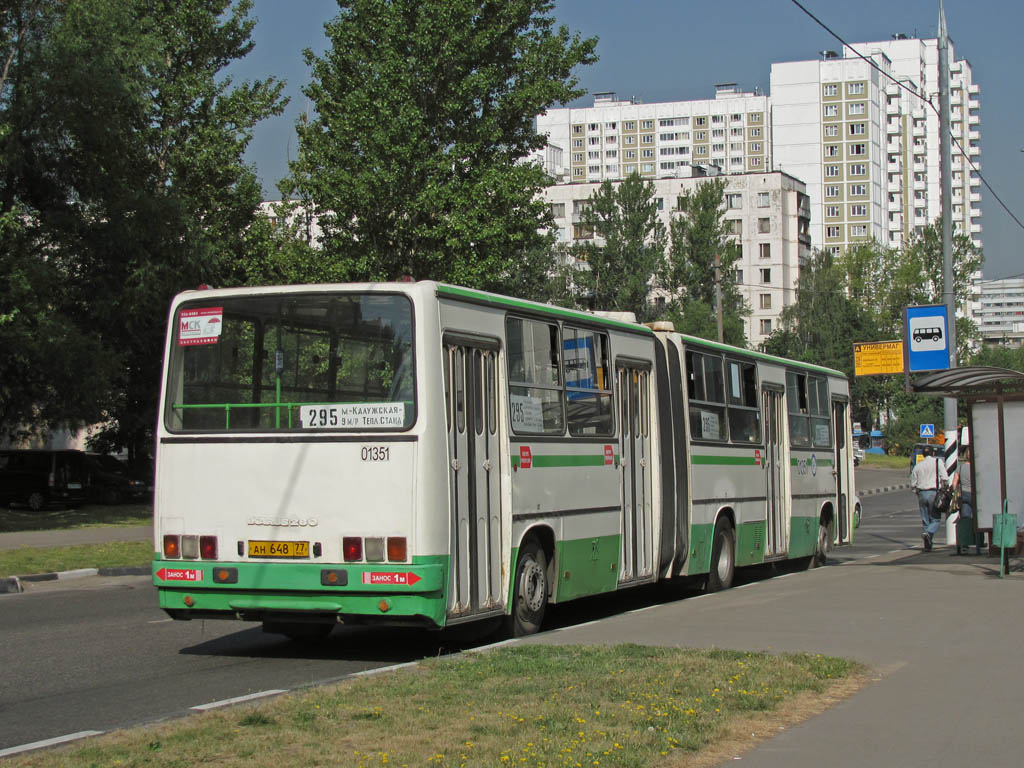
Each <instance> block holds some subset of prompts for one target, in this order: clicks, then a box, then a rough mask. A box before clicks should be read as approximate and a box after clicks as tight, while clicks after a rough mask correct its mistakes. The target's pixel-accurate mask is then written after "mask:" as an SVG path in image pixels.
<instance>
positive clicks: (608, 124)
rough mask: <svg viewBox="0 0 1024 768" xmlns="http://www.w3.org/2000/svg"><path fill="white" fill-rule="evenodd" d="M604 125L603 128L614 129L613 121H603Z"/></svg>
mask: <svg viewBox="0 0 1024 768" xmlns="http://www.w3.org/2000/svg"><path fill="white" fill-rule="evenodd" d="M604 127H605V130H608V131H614V130H615V123H605V124H604Z"/></svg>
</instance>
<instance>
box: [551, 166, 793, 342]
mask: <svg viewBox="0 0 1024 768" xmlns="http://www.w3.org/2000/svg"><path fill="white" fill-rule="evenodd" d="M713 173H715V171H713ZM694 174H696V175H694ZM724 178H725V181H726V189H725V200H724V205H725V219H726V222H727V226H728V228H729V231H730V232H731V233H732V236H733V237H734V239H735V240H736V242H737V243H739V245H740V248H741V252H742V256H741V258H740V261H739V262H738V264H737V275H736V281H737V283H738V284H739V288H740V293H741V294H742V295H743V297H744V298H745V299H746V301H747V304H748V306H749V307H750V308H751V314H750V316H749V317H748V318H747V319H746V328H745V332H746V336H747V341H748V343H749V344H750V346H751V347H754V348H756V347H757V346H758V345H760V344H761V343H763V342H764V340H765V339H766V338H767V337H768V336H769V334H771V332H772V331H773V330H774V329H775V328H776V327H777V326H778V323H779V316H780V315H781V313H782V309H783V308H784V307H786V306H789V305H790V304H793V303H794V302H795V301H796V287H797V281H798V279H799V276H800V267H801V265H802V264H804V262H805V261H806V259H807V257H808V256H809V254H810V245H811V239H810V234H809V225H810V215H811V205H810V200H809V198H808V196H807V194H806V188H805V186H804V184H803V183H802V182H801V181H800V180H798V179H795V178H793V177H792V176H790V175H788V174H786V173H781V172H769V173H765V172H761V173H752V172H747V173H737V174H729V175H726V176H724ZM706 181H708V178H707V177H706V176H705V175H704V174H703V172H702V170H701V169H700V168H699V167H697V168H693V167H690V166H685V167H679V168H676V169H675V172H674V175H673V176H671V177H667V176H662V177H660V178H655V179H651V183H652V184H653V185H654V189H655V192H654V195H655V199H656V200H657V203H658V209H659V211H660V212H661V219H662V222H663V223H664V224H665V227H666V229H667V228H668V227H669V222H670V221H671V219H672V217H673V216H674V215H678V210H679V198H680V197H681V196H682V195H683V194H684V193H687V192H692V191H693V190H694V189H695V188H696V187H697V185H699V184H701V183H704V182H706ZM599 186H600V183H599V182H597V181H590V182H585V183H577V184H555V185H553V186H551V187H548V188H547V189H546V190H545V191H544V193H543V194H544V198H545V200H546V201H547V202H548V204H549V205H550V206H551V212H552V215H553V216H554V218H555V224H556V226H557V228H558V237H559V239H560V240H561V241H563V242H567V243H574V242H579V241H582V240H588V239H591V238H593V237H594V234H593V233H592V232H590V231H588V230H587V228H586V227H585V226H583V212H584V209H585V208H586V206H587V201H588V200H589V198H590V196H591V195H592V194H593V193H594V191H595V190H597V188H598V187H599Z"/></svg>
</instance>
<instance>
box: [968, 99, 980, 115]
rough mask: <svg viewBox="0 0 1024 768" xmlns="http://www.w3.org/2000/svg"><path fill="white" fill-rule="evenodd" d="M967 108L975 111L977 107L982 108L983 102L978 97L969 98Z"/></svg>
mask: <svg viewBox="0 0 1024 768" xmlns="http://www.w3.org/2000/svg"><path fill="white" fill-rule="evenodd" d="M967 108H968V109H970V110H971V111H972V112H973V111H974V110H975V109H981V102H980V101H978V100H977V99H970V100H969V101H968V102H967Z"/></svg>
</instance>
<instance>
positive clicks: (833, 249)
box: [825, 245, 843, 256]
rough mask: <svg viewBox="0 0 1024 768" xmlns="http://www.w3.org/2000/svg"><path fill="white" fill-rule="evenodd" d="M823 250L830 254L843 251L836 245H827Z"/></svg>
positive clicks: (834, 254)
mask: <svg viewBox="0 0 1024 768" xmlns="http://www.w3.org/2000/svg"><path fill="white" fill-rule="evenodd" d="M825 250H826V251H828V253H829V255H830V256H838V255H839V254H841V253H842V252H843V249H842V248H840V247H839V246H838V245H832V246H829V247H828V248H826V249H825Z"/></svg>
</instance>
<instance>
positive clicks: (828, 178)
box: [771, 36, 981, 253]
mask: <svg viewBox="0 0 1024 768" xmlns="http://www.w3.org/2000/svg"><path fill="white" fill-rule="evenodd" d="M896 38H897V39H893V40H889V41H883V42H874V43H870V42H869V43H855V44H853V45H851V46H847V47H844V48H843V51H842V54H841V55H840V54H837V53H835V52H832V51H824V52H822V55H821V58H820V59H816V60H811V61H794V62H785V63H776V64H772V69H771V109H772V123H773V137H774V146H773V154H774V160H775V167H776V168H778V169H781V170H784V171H785V172H786V173H791V174H793V175H794V176H796V177H797V178H801V179H803V180H804V181H805V182H806V184H807V189H808V194H809V195H810V196H811V201H812V214H811V239H812V241H813V242H814V244H815V246H816V247H823V248H826V249H829V250H831V251H833V252H834V253H839V252H841V251H842V250H843V249H844V248H845V247H846V246H848V245H851V244H854V243H857V242H859V241H863V240H866V239H869V238H872V237H873V238H875V239H876V240H878V241H879V242H880V243H882V244H884V245H889V246H892V247H899V246H901V245H903V244H904V243H905V242H907V240H908V238H909V237H910V235H911V233H913V232H915V231H917V230H920V229H921V228H922V227H924V226H925V225H927V224H929V223H931V222H934V221H935V220H936V219H937V218H938V217H939V215H940V213H941V201H940V191H941V178H940V176H939V156H940V144H939V118H938V113H937V107H938V74H939V73H938V48H937V41H936V40H934V39H932V40H918V39H912V38H906V37H905V36H896ZM861 56H864V57H866V58H867V59H869V60H870V63H869V61H867V60H865V58H861ZM950 60H951V62H950V91H951V110H950V111H951V124H950V128H951V131H952V133H953V135H954V137H955V138H956V140H957V142H958V143H959V145H960V147H962V148H963V151H964V152H965V153H967V155H968V157H970V159H971V161H972V162H974V164H975V166H978V161H977V159H976V158H977V156H978V154H979V153H980V148H979V146H978V142H979V139H980V132H979V129H978V125H979V122H980V117H979V115H978V109H979V103H978V86H977V85H975V84H974V82H973V80H972V76H971V67H970V64H969V63H968V62H967V61H965V60H961V61H956V60H955V57H954V56H953V49H952V44H950ZM932 105H934V106H935V107H936V109H932ZM952 166H953V169H952V181H953V185H952V186H953V199H952V205H953V227H954V231H956V232H963V233H965V234H969V236H970V237H971V238H972V239H973V240H974V242H975V243H976V244H977V245H979V246H980V245H981V239H980V233H981V220H980V217H981V210H980V207H979V205H978V204H979V202H980V200H981V196H980V184H981V181H980V179H979V178H978V177H977V174H976V173H972V172H971V168H970V164H969V163H967V161H966V160H965V159H964V158H963V157H962V156H961V154H960V152H959V150H958V149H957V147H955V146H954V149H953V163H952ZM978 167H980V166H978Z"/></svg>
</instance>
